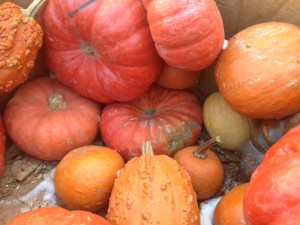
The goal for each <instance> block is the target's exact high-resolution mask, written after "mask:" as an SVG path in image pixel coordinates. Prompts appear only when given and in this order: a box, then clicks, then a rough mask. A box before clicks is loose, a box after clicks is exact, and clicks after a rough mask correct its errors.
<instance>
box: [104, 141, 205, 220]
mask: <svg viewBox="0 0 300 225" xmlns="http://www.w3.org/2000/svg"><path fill="white" fill-rule="evenodd" d="M142 149H143V155H142V156H140V157H135V158H133V159H131V160H129V161H128V162H127V164H126V165H125V167H124V168H123V169H122V170H121V173H120V176H119V177H118V178H117V179H116V180H115V184H114V187H113V191H112V193H111V197H110V200H109V207H108V214H107V218H108V220H109V221H110V222H111V224H113V225H141V224H160V225H170V224H172V225H183V224H185V225H192V224H194V225H199V224H200V220H199V217H200V215H199V206H198V203H197V196H196V194H195V192H194V190H193V187H192V183H191V178H190V176H189V175H188V173H187V172H186V170H185V169H183V168H182V167H181V166H179V165H178V163H177V162H176V161H175V160H174V159H172V158H170V157H169V156H166V155H153V150H152V147H151V143H150V142H149V141H148V142H146V143H145V144H144V145H143V148H142Z"/></svg>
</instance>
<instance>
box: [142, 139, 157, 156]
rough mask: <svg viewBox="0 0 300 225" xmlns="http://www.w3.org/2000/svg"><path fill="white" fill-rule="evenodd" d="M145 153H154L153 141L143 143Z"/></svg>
mask: <svg viewBox="0 0 300 225" xmlns="http://www.w3.org/2000/svg"><path fill="white" fill-rule="evenodd" d="M142 154H143V155H154V152H153V148H152V144H151V141H146V142H144V143H143V144H142Z"/></svg>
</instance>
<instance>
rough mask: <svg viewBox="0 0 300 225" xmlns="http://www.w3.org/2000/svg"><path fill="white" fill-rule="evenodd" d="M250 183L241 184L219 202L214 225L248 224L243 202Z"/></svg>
mask: <svg viewBox="0 0 300 225" xmlns="http://www.w3.org/2000/svg"><path fill="white" fill-rule="evenodd" d="M248 187H249V183H243V184H239V185H238V186H236V187H235V188H233V189H231V190H230V191H229V192H227V193H226V194H225V195H224V196H223V197H222V198H221V200H220V201H219V202H218V204H217V206H216V208H215V212H214V225H242V224H246V223H245V219H244V213H243V201H244V195H245V192H246V190H247V189H248Z"/></svg>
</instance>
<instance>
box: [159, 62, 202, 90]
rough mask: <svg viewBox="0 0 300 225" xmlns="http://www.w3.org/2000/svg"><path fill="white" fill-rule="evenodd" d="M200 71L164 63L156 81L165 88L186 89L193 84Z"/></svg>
mask: <svg viewBox="0 0 300 225" xmlns="http://www.w3.org/2000/svg"><path fill="white" fill-rule="evenodd" d="M200 74H201V73H200V71H186V70H182V69H179V68H176V67H173V66H170V65H168V64H167V63H164V65H163V67H162V70H161V72H160V74H159V76H158V78H157V80H156V83H157V84H159V85H160V86H162V87H165V88H171V89H187V88H190V87H192V86H194V85H195V84H196V83H197V81H198V79H199V77H200Z"/></svg>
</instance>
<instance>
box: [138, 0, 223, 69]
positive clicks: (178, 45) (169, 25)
mask: <svg viewBox="0 0 300 225" xmlns="http://www.w3.org/2000/svg"><path fill="white" fill-rule="evenodd" d="M143 4H144V6H145V8H146V10H147V20H148V23H149V27H150V31H151V35H152V38H153V40H154V43H155V47H156V49H157V51H158V54H159V55H160V56H161V57H162V58H163V59H164V61H165V62H166V63H168V64H169V65H171V66H174V67H176V68H180V69H183V70H188V71H199V70H202V69H203V68H206V67H207V66H209V65H210V64H211V63H212V62H213V61H215V59H216V58H217V56H218V55H219V53H220V51H221V48H222V45H223V42H224V27H223V21H222V17H221V14H220V12H219V10H218V7H217V5H216V3H215V1H214V0H197V1H189V0H143Z"/></svg>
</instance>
